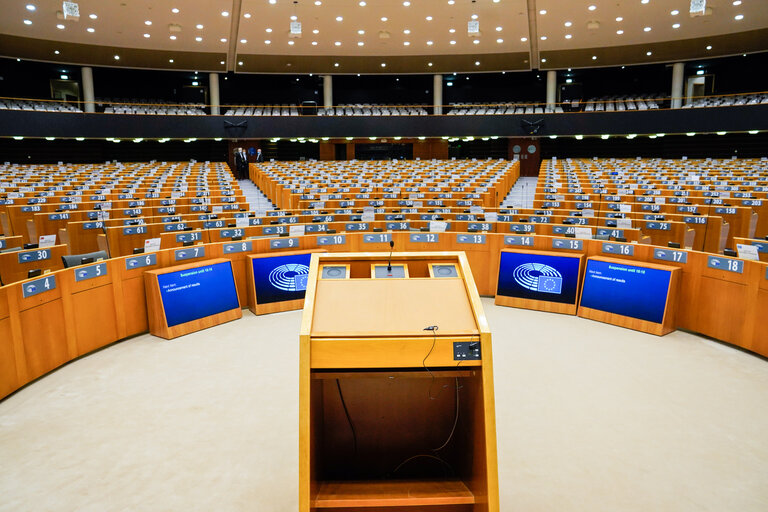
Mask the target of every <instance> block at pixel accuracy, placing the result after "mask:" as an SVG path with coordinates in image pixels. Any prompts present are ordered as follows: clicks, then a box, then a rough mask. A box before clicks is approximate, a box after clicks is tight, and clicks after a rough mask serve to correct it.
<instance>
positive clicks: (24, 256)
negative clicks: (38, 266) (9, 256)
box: [18, 249, 51, 263]
mask: <svg viewBox="0 0 768 512" xmlns="http://www.w3.org/2000/svg"><path fill="white" fill-rule="evenodd" d="M18 259H19V263H29V262H32V261H43V260H49V259H51V250H50V249H35V250H33V251H24V252H20V253H19V256H18Z"/></svg>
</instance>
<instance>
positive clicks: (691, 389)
mask: <svg viewBox="0 0 768 512" xmlns="http://www.w3.org/2000/svg"><path fill="white" fill-rule="evenodd" d="M483 305H484V307H485V311H486V315H487V316H488V319H489V322H490V325H491V328H492V330H493V333H494V370H495V389H496V412H497V417H496V425H497V431H498V454H499V479H500V489H501V508H502V510H503V511H525V512H536V511H556V512H571V511H572V512H582V511H590V512H596V511H611V512H615V511H643V512H647V511H649V510H653V511H713V512H724V511H738V512H748V511H755V512H758V511H759V512H765V511H766V510H768V362H767V361H765V360H763V359H760V358H758V357H755V356H752V355H750V354H747V353H744V352H740V351H738V350H734V349H731V348H729V347H727V346H724V345H722V344H719V343H716V342H712V341H708V340H705V339H702V338H700V337H698V336H695V335H691V334H687V333H682V332H676V333H672V334H670V335H668V336H665V337H663V338H657V337H654V336H649V335H645V334H641V333H636V332H633V331H629V330H625V329H620V328H616V327H612V326H608V325H603V324H599V323H596V322H591V321H588V320H583V319H579V318H576V317H569V316H562V315H553V314H546V313H537V312H531V311H525V310H516V309H511V308H501V307H496V306H494V305H493V301H492V299H483ZM300 318H301V312H298V311H297V312H289V313H280V314H275V315H268V316H263V317H255V316H253V315H251V314H250V313H249V312H248V311H245V312H244V317H243V319H242V320H238V321H236V322H232V323H229V324H226V325H223V326H219V327H216V328H213V329H209V330H206V331H203V332H200V333H196V334H192V335H189V336H185V337H182V338H179V339H177V340H174V341H163V340H160V339H158V338H153V337H152V336H149V335H145V336H139V337H137V338H133V339H130V340H127V341H124V342H121V343H118V344H115V345H113V346H111V347H108V348H106V349H104V350H102V351H100V352H98V353H95V354H92V355H90V356H87V357H85V358H82V359H80V360H79V361H76V362H74V363H72V364H69V365H67V366H66V367H64V368H62V369H60V370H58V371H56V372H54V373H53V374H51V375H48V376H46V377H44V378H43V379H41V380H39V381H38V382H36V383H34V384H32V385H30V386H28V387H27V388H25V389H23V390H21V391H20V392H18V393H16V394H15V395H13V396H12V397H10V398H8V399H6V400H4V401H2V402H0V468H2V469H1V470H0V511H13V512H20V511H35V512H42V511H94V512H96V511H98V512H110V511H122V510H140V511H181V510H184V511H211V510H217V511H227V512H228V511H233V512H234V511H269V512H272V511H286V512H287V511H291V512H293V511H295V510H296V508H297V481H298V474H297V469H296V462H297V457H298V440H297V439H298V425H297V424H298V341H297V340H298V336H297V333H298V328H299V323H300Z"/></svg>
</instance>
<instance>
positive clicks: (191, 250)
mask: <svg viewBox="0 0 768 512" xmlns="http://www.w3.org/2000/svg"><path fill="white" fill-rule="evenodd" d="M204 256H205V246H203V245H199V246H196V247H185V248H184V249H176V250H175V251H173V257H174V260H176V261H183V260H191V259H194V258H202V257H204Z"/></svg>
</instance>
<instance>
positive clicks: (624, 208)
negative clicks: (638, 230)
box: [619, 204, 632, 213]
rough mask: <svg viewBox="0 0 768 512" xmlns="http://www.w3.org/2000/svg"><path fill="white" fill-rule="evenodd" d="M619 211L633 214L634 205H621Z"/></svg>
mask: <svg viewBox="0 0 768 512" xmlns="http://www.w3.org/2000/svg"><path fill="white" fill-rule="evenodd" d="M619 211H620V212H622V213H632V205H631V204H620V205H619Z"/></svg>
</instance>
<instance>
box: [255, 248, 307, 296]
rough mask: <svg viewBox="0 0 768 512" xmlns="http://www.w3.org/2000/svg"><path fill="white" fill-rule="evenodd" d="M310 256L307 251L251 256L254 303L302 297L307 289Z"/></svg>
mask: <svg viewBox="0 0 768 512" xmlns="http://www.w3.org/2000/svg"><path fill="white" fill-rule="evenodd" d="M311 258H312V255H311V254H309V253H307V254H288V255H284V256H270V257H267V258H253V284H254V287H255V288H256V303H258V304H269V303H271V302H283V301H286V300H296V299H303V298H304V293H305V292H306V290H307V279H308V278H309V260H310V259H311Z"/></svg>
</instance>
